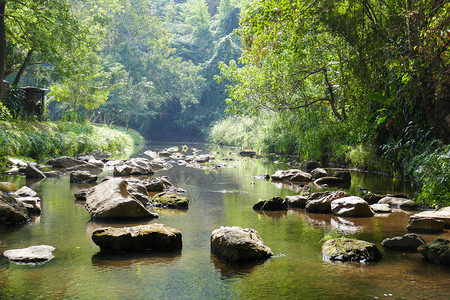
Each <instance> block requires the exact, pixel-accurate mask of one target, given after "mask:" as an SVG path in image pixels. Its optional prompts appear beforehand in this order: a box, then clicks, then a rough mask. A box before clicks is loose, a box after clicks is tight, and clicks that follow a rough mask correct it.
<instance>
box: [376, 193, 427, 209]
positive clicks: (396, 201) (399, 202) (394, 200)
mask: <svg viewBox="0 0 450 300" xmlns="http://www.w3.org/2000/svg"><path fill="white" fill-rule="evenodd" d="M378 204H389V206H391V207H398V208H401V209H407V210H416V209H417V208H418V207H419V205H418V204H417V203H416V202H414V201H412V200H409V199H406V198H399V197H389V196H388V197H384V198H382V199H380V201H378Z"/></svg>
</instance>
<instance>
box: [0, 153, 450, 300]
mask: <svg viewBox="0 0 450 300" xmlns="http://www.w3.org/2000/svg"><path fill="white" fill-rule="evenodd" d="M163 146H164V145H150V146H149V148H150V149H151V150H157V149H161V148H162V147H163ZM170 146H172V145H170ZM188 146H189V147H191V148H192V147H197V148H203V147H206V148H207V149H204V153H213V152H214V155H215V156H216V157H217V160H216V163H223V164H226V165H227V167H223V168H219V169H217V170H212V171H211V170H199V169H192V168H187V167H184V166H177V165H176V164H174V168H173V169H171V170H169V171H159V172H157V173H156V174H155V176H162V175H167V176H169V180H170V181H171V182H172V183H173V184H174V185H175V186H177V187H181V188H183V189H185V190H186V191H187V193H186V196H187V197H188V198H189V199H190V206H189V209H188V210H185V211H180V210H164V209H159V210H155V211H156V212H157V213H158V214H159V218H158V219H156V220H154V221H151V222H148V223H163V224H166V225H168V226H170V227H174V228H177V229H179V230H180V231H181V232H182V234H183V248H182V251H181V252H180V253H174V254H170V255H168V254H164V253H156V254H145V255H143V254H140V255H128V256H111V255H101V254H99V248H98V247H97V246H96V245H95V244H94V243H93V242H92V240H91V238H90V236H91V233H92V231H93V230H94V229H96V228H98V227H101V226H105V225H108V226H109V225H112V226H119V227H122V226H131V225H135V224H130V223H120V224H118V223H115V224H111V223H106V224H105V223H96V222H92V221H90V216H89V214H88V213H87V211H86V209H85V208H84V206H83V203H78V202H75V201H74V199H75V198H74V196H73V193H74V192H76V191H78V190H79V189H81V188H84V187H85V186H80V185H76V184H69V179H68V176H62V177H60V178H57V179H52V178H50V179H45V180H43V181H41V182H28V181H27V182H26V181H25V180H24V178H22V177H7V176H3V177H0V181H5V180H9V181H14V182H16V183H17V184H18V185H19V186H21V185H24V184H27V185H29V186H30V187H31V188H33V189H34V190H35V191H37V192H38V194H39V196H40V197H41V199H42V214H41V216H40V217H38V218H36V219H34V220H33V221H32V222H31V223H29V224H25V225H22V226H14V227H11V226H0V253H2V252H3V251H5V250H8V249H16V248H22V247H28V246H31V245H39V244H48V245H52V246H54V247H56V248H57V250H55V251H54V252H53V254H54V255H55V258H54V259H53V260H52V261H50V262H48V263H46V264H43V265H35V266H27V265H17V264H14V263H10V262H8V261H7V260H6V259H4V258H0V298H1V299H13V298H18V299H55V298H65V299H99V298H108V299H275V298H276V299H324V298H325V299H367V298H375V299H377V298H384V297H391V298H394V299H450V289H449V288H448V286H449V282H450V268H448V267H442V266H438V265H433V264H430V263H427V262H425V261H424V260H423V259H422V258H421V256H420V255H418V254H409V253H401V252H391V251H386V250H383V258H382V259H381V260H380V261H379V262H377V263H370V264H359V263H333V262H326V261H323V260H322V254H321V243H320V240H321V239H322V238H323V237H324V234H326V233H329V232H331V233H333V232H336V231H337V230H338V231H340V232H341V234H345V235H346V236H350V237H356V238H360V239H363V240H366V241H370V242H373V243H375V244H376V245H377V247H378V248H379V249H380V250H381V246H380V243H381V241H382V240H383V239H384V238H387V237H392V236H396V235H401V234H404V233H406V229H405V228H406V224H407V223H408V219H409V215H410V214H411V212H406V211H401V210H398V211H395V212H394V213H392V214H390V215H387V216H383V215H377V216H375V217H372V218H361V219H351V218H345V219H344V218H338V217H334V216H331V215H321V214H310V213H306V212H305V211H304V210H303V209H295V210H288V211H285V212H276V213H267V212H266V213H259V212H255V211H254V210H253V209H252V206H253V204H254V203H256V202H257V201H258V200H259V199H264V198H268V197H272V196H282V197H284V196H286V195H294V194H296V193H298V187H295V186H293V185H290V184H274V183H271V182H270V181H263V180H258V179H253V178H252V176H254V175H258V174H262V173H273V172H274V171H275V170H277V169H286V168H289V166H287V165H286V164H284V163H280V164H275V163H274V162H273V161H274V160H280V159H281V158H273V159H271V158H267V159H265V158H261V159H248V158H242V157H239V156H238V155H236V154H233V153H232V152H233V150H230V149H226V150H221V149H217V148H216V147H212V148H210V146H205V145H200V144H199V145H188ZM215 151H220V153H215ZM141 156H145V155H141ZM230 158H232V159H235V160H231V161H230V160H228V159H230ZM223 159H226V160H223ZM352 175H353V176H352V185H351V186H350V187H349V188H348V189H347V191H350V193H352V194H354V195H358V192H357V190H356V189H357V187H360V186H361V187H365V188H368V189H369V190H371V191H373V192H379V193H385V192H401V193H409V192H411V188H410V186H409V185H408V184H405V183H403V182H401V181H393V180H392V179H391V178H389V177H380V176H374V175H371V174H364V173H363V174H358V173H356V172H355V173H353V174H352ZM146 223H147V222H146ZM139 224H143V223H139ZM220 226H241V227H251V228H253V229H255V230H257V231H258V232H259V234H260V236H261V238H262V239H263V240H264V243H265V244H266V245H267V246H269V247H270V248H271V249H272V251H273V252H274V253H275V254H276V256H275V257H273V258H271V259H269V260H267V261H266V262H265V263H262V264H257V265H226V264H223V263H221V262H219V261H217V260H216V259H215V258H214V257H213V256H211V253H210V248H209V238H210V235H211V232H212V231H213V230H214V229H216V228H219V227H220ZM436 236H437V235H425V234H423V235H422V237H424V239H425V240H426V241H427V242H429V241H432V240H433V239H434V238H436ZM440 236H444V237H446V238H448V239H450V232H449V230H447V231H445V232H444V233H443V234H441V235H440Z"/></svg>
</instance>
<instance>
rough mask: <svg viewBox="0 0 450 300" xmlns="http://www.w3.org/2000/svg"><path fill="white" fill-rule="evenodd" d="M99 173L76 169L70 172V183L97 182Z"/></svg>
mask: <svg viewBox="0 0 450 300" xmlns="http://www.w3.org/2000/svg"><path fill="white" fill-rule="evenodd" d="M97 178H98V177H97V175H92V174H91V173H90V172H88V171H74V172H70V180H69V181H70V183H84V184H90V183H96V182H97Z"/></svg>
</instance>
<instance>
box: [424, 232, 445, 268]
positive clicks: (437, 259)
mask: <svg viewBox="0 0 450 300" xmlns="http://www.w3.org/2000/svg"><path fill="white" fill-rule="evenodd" d="M417 251H418V252H419V253H420V254H421V255H422V256H423V257H424V258H425V259H426V260H429V261H431V262H433V263H435V264H441V265H446V266H450V241H449V240H447V239H445V238H437V239H435V240H434V241H433V242H431V243H430V244H427V245H423V246H420V247H419V248H417Z"/></svg>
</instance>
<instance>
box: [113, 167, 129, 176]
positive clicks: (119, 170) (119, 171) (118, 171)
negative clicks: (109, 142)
mask: <svg viewBox="0 0 450 300" xmlns="http://www.w3.org/2000/svg"><path fill="white" fill-rule="evenodd" d="M131 172H133V168H132V167H131V166H128V165H119V166H115V167H114V171H113V175H114V176H129V175H131Z"/></svg>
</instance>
